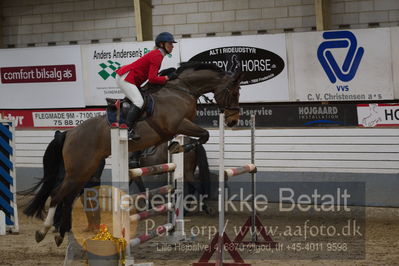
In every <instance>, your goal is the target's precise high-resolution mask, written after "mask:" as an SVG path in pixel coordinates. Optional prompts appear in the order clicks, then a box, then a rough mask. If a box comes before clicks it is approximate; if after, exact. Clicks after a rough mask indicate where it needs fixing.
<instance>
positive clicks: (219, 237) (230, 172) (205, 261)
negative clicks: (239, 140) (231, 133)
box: [193, 114, 277, 266]
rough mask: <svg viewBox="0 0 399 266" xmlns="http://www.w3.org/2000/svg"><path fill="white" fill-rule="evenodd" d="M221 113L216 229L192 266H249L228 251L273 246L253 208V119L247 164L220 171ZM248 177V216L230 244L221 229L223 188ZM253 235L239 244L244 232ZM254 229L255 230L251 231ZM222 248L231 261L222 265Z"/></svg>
mask: <svg viewBox="0 0 399 266" xmlns="http://www.w3.org/2000/svg"><path fill="white" fill-rule="evenodd" d="M224 137H225V135H224V114H220V115H219V198H218V201H219V204H218V205H219V228H218V230H219V231H218V232H217V233H216V234H215V236H214V238H213V239H212V241H211V243H210V245H209V248H208V249H207V250H205V252H204V253H203V254H202V256H201V258H200V259H199V261H198V262H197V263H193V266H211V265H212V266H213V265H219V266H222V265H241V266H249V265H250V264H248V263H245V262H244V260H243V259H242V257H241V256H240V254H239V253H238V251H237V250H236V249H231V248H229V247H231V246H232V245H233V244H240V243H253V244H268V245H270V246H271V247H274V246H276V244H277V243H276V242H274V241H273V239H272V238H271V237H270V236H269V235H268V234H267V232H266V230H265V227H264V226H263V225H262V223H261V221H260V219H259V217H258V216H257V214H256V208H255V197H256V172H257V168H256V165H255V116H254V115H252V116H251V163H248V164H245V165H243V166H241V167H237V168H230V169H225V168H224V143H225V141H224ZM246 173H249V174H251V193H252V200H251V202H252V213H251V216H250V217H249V218H248V219H247V221H246V222H245V224H244V225H243V226H242V227H241V231H240V232H239V233H238V234H237V236H236V237H235V239H234V240H233V241H231V240H230V238H229V237H228V235H227V234H226V232H225V231H224V229H225V228H224V227H225V218H224V216H225V202H224V199H225V188H226V183H225V182H226V181H228V179H229V178H230V177H233V176H238V175H242V174H246ZM250 228H251V232H253V234H252V235H251V240H250V241H243V240H244V238H245V236H246V235H247V233H248V232H249V231H250ZM255 229H256V230H255ZM256 231H258V232H260V234H261V235H262V237H263V238H264V241H262V242H261V241H259V240H258V237H257V234H256ZM224 248H226V250H227V251H228V252H229V254H230V256H231V258H232V259H233V260H234V262H230V263H225V262H223V261H224ZM215 252H216V261H215V262H209V260H210V259H211V257H212V255H213V254H214V253H215Z"/></svg>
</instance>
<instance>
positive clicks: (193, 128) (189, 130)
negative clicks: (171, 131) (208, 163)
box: [169, 119, 209, 153]
mask: <svg viewBox="0 0 399 266" xmlns="http://www.w3.org/2000/svg"><path fill="white" fill-rule="evenodd" d="M177 133H178V134H183V135H186V136H189V137H196V138H198V140H194V141H193V142H191V143H187V144H184V145H182V146H180V145H171V146H170V147H169V151H170V152H171V153H177V152H183V151H184V152H188V151H190V150H192V149H194V148H195V147H197V146H198V145H199V144H205V143H206V142H207V141H208V140H209V132H208V130H206V129H203V128H202V127H200V126H198V125H196V124H194V123H193V122H191V121H190V120H188V119H184V120H183V122H182V123H180V125H179V127H178V129H177Z"/></svg>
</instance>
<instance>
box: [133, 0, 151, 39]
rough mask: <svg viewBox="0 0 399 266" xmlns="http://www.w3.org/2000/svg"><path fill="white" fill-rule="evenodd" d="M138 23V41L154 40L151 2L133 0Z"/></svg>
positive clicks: (147, 0) (149, 0)
mask: <svg viewBox="0 0 399 266" xmlns="http://www.w3.org/2000/svg"><path fill="white" fill-rule="evenodd" d="M133 1H134V16H135V22H136V40H137V41H139V42H142V41H149V40H152V3H151V0H133Z"/></svg>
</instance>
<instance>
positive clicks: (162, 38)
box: [155, 32, 177, 47]
mask: <svg viewBox="0 0 399 266" xmlns="http://www.w3.org/2000/svg"><path fill="white" fill-rule="evenodd" d="M161 42H172V43H177V42H176V41H175V38H174V37H173V35H172V33H169V32H161V33H160V34H158V36H157V37H156V38H155V45H156V46H157V47H161V46H160V44H161Z"/></svg>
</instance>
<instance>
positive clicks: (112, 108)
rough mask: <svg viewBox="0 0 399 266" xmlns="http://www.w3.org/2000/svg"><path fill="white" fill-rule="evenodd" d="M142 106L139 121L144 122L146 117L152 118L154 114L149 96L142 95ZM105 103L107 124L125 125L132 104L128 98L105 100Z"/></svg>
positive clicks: (153, 104)
mask: <svg viewBox="0 0 399 266" xmlns="http://www.w3.org/2000/svg"><path fill="white" fill-rule="evenodd" d="M143 99H144V104H143V107H142V108H141V115H140V119H139V121H141V120H144V119H146V118H147V117H150V116H152V114H153V113H154V107H155V101H154V98H153V97H152V95H151V94H149V93H144V94H143ZM105 100H106V101H107V120H108V123H109V124H112V123H121V124H125V123H126V118H127V113H128V112H129V109H130V107H131V104H132V102H131V101H130V100H129V99H128V98H126V97H125V98H123V99H113V98H106V99H105Z"/></svg>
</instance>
